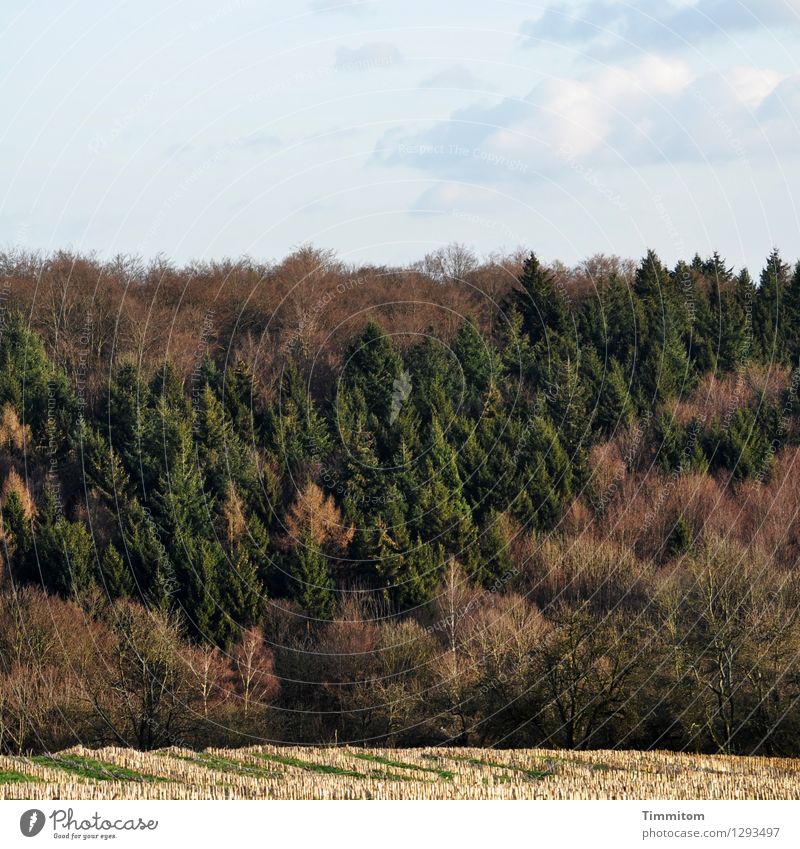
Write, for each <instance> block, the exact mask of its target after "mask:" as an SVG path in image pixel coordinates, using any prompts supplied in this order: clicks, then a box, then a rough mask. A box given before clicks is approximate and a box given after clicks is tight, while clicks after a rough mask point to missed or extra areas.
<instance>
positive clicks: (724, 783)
mask: <svg viewBox="0 0 800 849" xmlns="http://www.w3.org/2000/svg"><path fill="white" fill-rule="evenodd" d="M798 796H800V760H794V759H777V758H757V757H751V758H738V757H726V756H704V755H685V754H675V753H669V752H617V751H599V752H560V751H558V752H557V751H546V750H536V749H529V750H494V749H492V750H486V749H440V748H439V749H437V748H433V749H351V748H307V747H304V748H294V747H281V748H276V747H271V746H257V747H252V748H248V749H208V750H206V751H204V752H199V753H198V752H193V751H191V750H188V749H178V748H171V749H162V750H159V751H156V752H138V751H134V750H132V749H121V748H104V749H98V750H90V749H84V748H82V747H76V748H74V749H69V750H67V751H64V752H60V753H58V754H55V755H40V756H34V757H0V798H2V799H56V798H58V799H654V798H658V799H682V798H686V799H796V798H798Z"/></svg>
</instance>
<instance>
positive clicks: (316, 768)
mask: <svg viewBox="0 0 800 849" xmlns="http://www.w3.org/2000/svg"><path fill="white" fill-rule="evenodd" d="M252 754H253V756H254V757H257V758H263V759H264V760H265V761H272V762H273V763H278V764H283V765H284V766H294V767H297V768H298V769H305V770H307V771H309V772H319V773H322V774H323V775H346V776H348V777H349V778H367V776H366V775H364V774H363V773H361V772H355V771H354V770H352V769H344V768H343V767H340V766H333V765H331V764H316V763H314V762H313V761H303V760H300V758H294V757H290V756H289V755H271V754H269V753H267V752H253V753H252Z"/></svg>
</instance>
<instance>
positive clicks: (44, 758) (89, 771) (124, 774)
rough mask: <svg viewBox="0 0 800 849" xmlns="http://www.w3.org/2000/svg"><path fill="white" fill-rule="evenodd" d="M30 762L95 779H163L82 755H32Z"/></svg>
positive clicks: (162, 779)
mask: <svg viewBox="0 0 800 849" xmlns="http://www.w3.org/2000/svg"><path fill="white" fill-rule="evenodd" d="M28 760H30V761H31V763H35V764H39V765H40V766H48V767H52V768H55V769H62V770H64V772H69V773H71V774H72V775H79V776H81V778H92V779H94V780H95V781H165V780H166V779H164V778H161V777H159V776H157V775H148V774H146V773H142V772H136V771H135V770H133V769H128V768H127V767H124V766H120V765H119V764H112V763H108V762H107V761H98V760H95V759H94V758H87V757H85V756H83V755H70V754H66V755H34V757H32V758H29V759H28Z"/></svg>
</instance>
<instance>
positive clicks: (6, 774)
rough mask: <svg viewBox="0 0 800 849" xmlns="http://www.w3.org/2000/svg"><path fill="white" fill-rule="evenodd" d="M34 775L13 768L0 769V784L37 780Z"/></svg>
mask: <svg viewBox="0 0 800 849" xmlns="http://www.w3.org/2000/svg"><path fill="white" fill-rule="evenodd" d="M39 780H40V779H39V778H37V777H36V776H35V775H25V774H24V773H22V772H16V771H15V770H13V769H12V770H0V784H17V783H19V782H21V781H39Z"/></svg>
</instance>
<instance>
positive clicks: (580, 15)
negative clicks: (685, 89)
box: [520, 0, 800, 55]
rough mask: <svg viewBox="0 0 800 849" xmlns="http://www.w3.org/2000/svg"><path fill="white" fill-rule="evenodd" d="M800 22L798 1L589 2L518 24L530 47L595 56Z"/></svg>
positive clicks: (679, 45) (685, 44)
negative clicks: (577, 49) (562, 47)
mask: <svg viewBox="0 0 800 849" xmlns="http://www.w3.org/2000/svg"><path fill="white" fill-rule="evenodd" d="M798 25H800V3H798V0H696V2H694V3H686V2H683V3H677V2H669V0H641V2H639V3H636V4H633V3H622V2H615V0H588V2H584V3H581V4H579V5H577V6H576V5H575V4H574V3H570V4H567V3H564V2H558V3H552V4H551V5H549V6H547V7H546V8H545V10H544V12H543V13H542V15H541V16H540V17H539V18H537V19H535V20H530V21H526V22H524V23H523V24H522V26H521V28H520V32H521V34H522V35H523V36H524V37H525V38H526V41H527V43H528V44H529V45H530V46H536V45H538V44H540V43H541V42H543V41H544V42H555V43H558V44H568V45H579V46H581V47H582V49H584V50H587V51H589V52H593V53H596V54H598V55H613V54H616V55H619V54H620V53H621V52H628V51H642V52H646V53H653V52H656V51H660V52H663V51H674V50H683V49H686V48H692V47H696V46H697V45H698V44H699V43H701V42H704V41H707V40H709V39H713V38H719V37H728V38H730V37H732V36H735V35H737V34H741V33H746V32H755V31H759V30H763V29H765V28H766V27H770V26H787V27H797V26H798Z"/></svg>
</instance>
